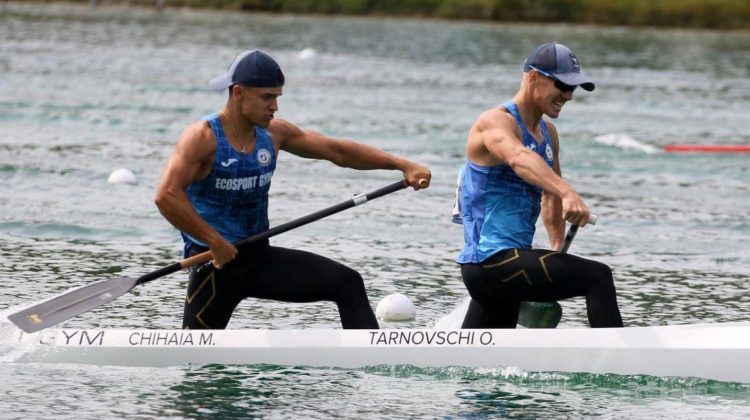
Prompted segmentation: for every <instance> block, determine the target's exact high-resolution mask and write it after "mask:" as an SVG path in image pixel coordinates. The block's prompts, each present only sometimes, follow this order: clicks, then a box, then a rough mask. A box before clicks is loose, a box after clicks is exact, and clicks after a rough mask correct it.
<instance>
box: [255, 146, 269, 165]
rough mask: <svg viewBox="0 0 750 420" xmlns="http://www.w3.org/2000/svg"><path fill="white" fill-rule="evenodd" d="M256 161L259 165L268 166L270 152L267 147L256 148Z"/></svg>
mask: <svg viewBox="0 0 750 420" xmlns="http://www.w3.org/2000/svg"><path fill="white" fill-rule="evenodd" d="M258 162H260V165H261V166H268V164H269V163H271V152H269V151H268V149H260V150H258Z"/></svg>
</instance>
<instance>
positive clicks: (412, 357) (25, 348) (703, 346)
mask: <svg viewBox="0 0 750 420" xmlns="http://www.w3.org/2000/svg"><path fill="white" fill-rule="evenodd" d="M9 328H10V329H12V331H10V332H7V331H6V332H4V333H3V334H2V340H1V341H0V342H1V343H2V347H3V348H5V353H6V355H5V356H3V360H5V361H6V362H17V363H28V362H33V363H78V364H96V365H119V366H154V367H164V366H174V365H186V364H198V365H203V364H213V363H217V364H242V365H247V364H273V365H288V366H319V367H340V368H360V367H365V366H375V365H414V366H418V367H447V366H465V367H518V368H521V369H524V370H525V371H529V372H537V371H541V372H588V373H601V374H608V373H611V374H620V375H653V376H660V377H663V376H678V377H700V378H706V379H714V380H720V381H733V382H747V383H750V322H737V323H718V324H690V325H670V326H653V327H627V328H602V329H591V328H562V329H515V330H511V329H508V330H500V329H487V330H481V329H478V330H441V329H386V330H195V331H190V330H147V329H129V330H126V329H120V330H118V329H100V330H96V329H48V330H43V331H40V332H37V333H33V334H26V333H23V332H21V331H20V330H18V329H16V328H13V327H9ZM9 352H10V353H9ZM8 353H9V354H10V356H9V355H8Z"/></svg>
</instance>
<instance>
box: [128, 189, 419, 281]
mask: <svg viewBox="0 0 750 420" xmlns="http://www.w3.org/2000/svg"><path fill="white" fill-rule="evenodd" d="M408 185H409V184H407V182H406V180H402V181H398V182H394V183H393V184H390V185H386V186H385V187H383V188H380V189H377V190H375V191H372V192H370V193H367V194H357V195H355V196H354V197H352V198H351V199H349V200H346V201H343V202H341V203H339V204H336V205H333V206H331V207H328V208H325V209H323V210H319V211H316V212H315V213H311V214H308V215H307V216H303V217H300V218H299V219H295V220H292V221H291V222H287V223H284V224H281V225H279V226H275V227H272V228H271V229H268V230H266V231H263V232H261V233H258V234H256V235H253V236H250V237H249V238H245V239H243V240H241V241H239V242H237V243H235V244H234V245H235V246H242V245H249V244H252V243H255V242H258V241H262V240H264V239H268V238H270V237H272V236H276V235H278V234H281V233H284V232H287V231H290V230H292V229H295V228H298V227H300V226H303V225H306V224H308V223H312V222H314V221H316V220H320V219H322V218H324V217H328V216H330V215H332V214H336V213H339V212H341V211H343V210H346V209H349V208H352V207H354V206H358V205H360V204H364V203H366V202H368V201H370V200H374V199H376V198H378V197H382V196H384V195H386V194H390V193H392V192H395V191H398V190H402V189H404V188H406V187H407V186H408ZM211 257H212V254H211V251H206V252H202V253H200V254H197V255H193V256H192V257H190V258H185V259H184V260H182V261H180V262H176V263H174V264H171V265H168V266H166V267H164V268H160V269H158V270H155V271H152V272H150V273H146V274H144V275H142V276H141V277H139V278H138V280H137V282H136V283H135V285H136V286H137V285H139V284H143V283H147V282H149V281H151V280H156V279H158V278H160V277H164V276H166V275H169V274H172V273H175V272H177V271H180V270H183V269H185V268H189V267H193V266H195V265H198V264H201V263H204V262H206V261H209V260H210V259H211Z"/></svg>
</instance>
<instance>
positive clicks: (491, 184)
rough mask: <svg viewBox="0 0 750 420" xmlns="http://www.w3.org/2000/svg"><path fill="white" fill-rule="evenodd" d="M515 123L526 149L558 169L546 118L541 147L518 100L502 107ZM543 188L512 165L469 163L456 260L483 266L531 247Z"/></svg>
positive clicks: (464, 170) (459, 206)
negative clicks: (508, 251) (523, 117)
mask: <svg viewBox="0 0 750 420" xmlns="http://www.w3.org/2000/svg"><path fill="white" fill-rule="evenodd" d="M502 107H503V108H505V109H506V110H508V111H509V112H510V113H511V114H512V115H513V117H515V119H516V123H517V124H518V126H519V127H520V129H521V133H522V138H521V141H522V142H523V145H524V146H526V147H527V148H529V149H531V150H533V151H534V152H536V153H537V154H539V155H540V156H541V157H542V159H544V161H545V162H547V164H548V165H549V166H550V167H554V155H553V152H552V141H551V140H550V137H549V133H548V131H547V125H546V124H545V122H544V120H542V121H541V129H542V136H543V141H542V143H537V141H536V139H535V138H534V136H533V135H532V134H531V133H530V132H529V130H528V129H527V128H526V126H525V125H524V123H523V121H522V120H521V116H520V115H519V113H518V107H517V106H516V104H515V103H513V102H507V103H505V104H503V105H502ZM541 194H542V189H541V188H539V187H537V186H535V185H531V184H528V183H527V182H526V181H524V180H523V179H521V177H519V176H518V175H516V173H515V172H513V169H511V167H510V165H507V164H502V165H497V166H490V167H488V166H481V165H477V164H475V163H472V162H468V161H467V162H466V164H464V165H463V166H462V167H461V169H460V170H459V177H458V190H457V191H456V198H457V201H456V208H454V218H453V220H454V222H457V223H461V224H463V228H464V248H463V250H462V251H461V254H460V255H459V256H458V258H457V259H456V261H457V262H458V263H460V264H464V263H478V262H482V261H484V260H485V259H487V258H489V257H490V256H492V255H494V254H496V253H497V252H500V251H502V250H505V249H510V248H520V249H530V248H531V242H532V240H533V238H534V232H535V230H536V221H537V219H538V218H539V213H540V211H541Z"/></svg>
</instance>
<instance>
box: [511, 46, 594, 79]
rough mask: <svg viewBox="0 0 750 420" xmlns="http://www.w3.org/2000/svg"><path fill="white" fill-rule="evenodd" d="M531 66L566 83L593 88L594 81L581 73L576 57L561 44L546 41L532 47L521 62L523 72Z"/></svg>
mask: <svg viewBox="0 0 750 420" xmlns="http://www.w3.org/2000/svg"><path fill="white" fill-rule="evenodd" d="M532 67H533V68H535V69H539V70H542V71H543V72H546V73H549V74H551V75H552V76H554V77H555V78H556V79H557V80H559V81H561V82H563V83H565V84H566V85H570V86H580V87H582V88H584V89H586V90H588V91H592V90H594V87H595V86H594V82H593V81H591V79H589V78H588V77H586V76H585V75H584V74H583V71H582V70H581V66H580V64H578V57H576V55H575V54H574V53H573V51H571V50H570V48H568V47H566V46H565V45H563V44H558V43H557V42H548V43H546V44H542V45H540V46H538V47H536V48H534V51H532V52H531V54H529V56H528V57H526V61H524V62H523V71H524V73H526V72H528V71H529V70H531V69H532Z"/></svg>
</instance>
